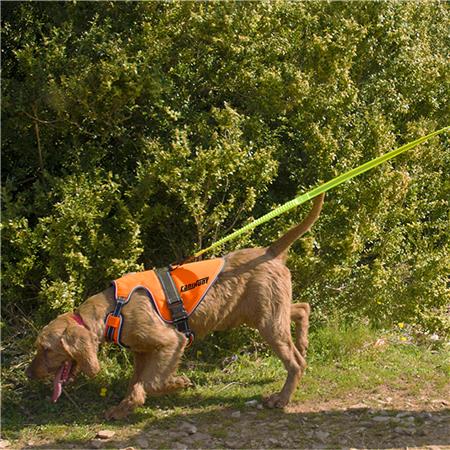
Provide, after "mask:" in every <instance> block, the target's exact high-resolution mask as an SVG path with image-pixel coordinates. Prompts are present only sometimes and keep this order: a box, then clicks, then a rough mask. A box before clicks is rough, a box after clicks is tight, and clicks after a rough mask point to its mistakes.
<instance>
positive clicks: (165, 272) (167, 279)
mask: <svg viewBox="0 0 450 450" xmlns="http://www.w3.org/2000/svg"><path fill="white" fill-rule="evenodd" d="M155 272H156V275H157V276H158V279H159V281H160V283H161V286H162V288H163V290H164V294H165V295H166V300H167V305H168V307H169V310H170V314H171V316H172V320H173V324H174V325H175V328H176V329H177V330H178V331H179V332H180V333H183V334H184V335H185V336H186V337H187V338H188V339H189V344H188V345H190V344H191V343H192V341H193V340H194V333H193V332H192V330H191V329H190V328H189V324H188V317H189V316H188V314H187V312H186V310H185V309H184V305H183V300H181V297H180V294H179V293H178V289H177V288H176V286H175V283H174V281H173V279H172V276H171V275H170V270H169V269H167V268H164V269H155Z"/></svg>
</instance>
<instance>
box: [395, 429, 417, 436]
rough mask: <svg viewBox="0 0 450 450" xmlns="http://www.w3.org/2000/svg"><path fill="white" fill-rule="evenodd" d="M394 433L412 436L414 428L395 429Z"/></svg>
mask: <svg viewBox="0 0 450 450" xmlns="http://www.w3.org/2000/svg"><path fill="white" fill-rule="evenodd" d="M394 431H395V432H396V433H397V434H407V435H412V434H415V433H416V430H415V428H402V427H395V428H394Z"/></svg>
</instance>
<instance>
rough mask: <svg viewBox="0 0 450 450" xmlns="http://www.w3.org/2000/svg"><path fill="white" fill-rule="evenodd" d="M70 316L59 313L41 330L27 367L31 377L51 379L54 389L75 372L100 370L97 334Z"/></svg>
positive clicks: (93, 373)
mask: <svg viewBox="0 0 450 450" xmlns="http://www.w3.org/2000/svg"><path fill="white" fill-rule="evenodd" d="M71 316H72V314H62V315H60V316H58V317H57V318H56V319H55V320H53V321H52V322H50V323H49V324H48V325H47V326H46V327H44V328H43V329H42V331H41V333H40V334H39V336H38V337H37V339H36V348H37V352H36V356H35V357H34V359H33V361H32V362H31V364H30V366H29V367H28V369H27V370H26V374H27V375H28V377H29V378H31V379H45V378H54V385H55V392H56V390H57V386H61V385H62V384H63V383H65V382H67V381H69V380H71V379H73V378H75V376H76V374H77V372H78V371H82V372H83V373H85V374H86V375H87V376H89V377H93V376H95V375H96V374H97V373H98V372H99V370H100V364H99V362H98V359H97V351H98V339H97V337H96V336H95V334H93V333H92V332H91V331H89V330H88V329H87V328H85V327H84V326H83V325H80V324H79V323H77V322H76V321H75V320H74V319H73V318H72V317H71ZM55 396H56V394H55V393H54V397H55ZM58 397H59V395H58Z"/></svg>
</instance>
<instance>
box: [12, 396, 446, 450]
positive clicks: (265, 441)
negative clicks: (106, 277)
mask: <svg viewBox="0 0 450 450" xmlns="http://www.w3.org/2000/svg"><path fill="white" fill-rule="evenodd" d="M408 391H409V392H404V391H402V390H401V389H397V390H394V389H391V388H387V387H381V388H377V389H374V390H373V391H372V392H370V393H369V394H368V393H367V391H366V392H352V393H350V394H347V395H346V396H345V398H339V399H333V400H326V399H323V400H322V401H320V402H318V401H306V402H302V403H299V402H294V403H292V404H291V405H289V406H288V407H287V408H285V409H284V410H269V409H266V408H263V407H262V405H261V404H260V403H259V402H257V401H252V402H248V404H246V406H245V407H243V408H242V409H241V410H237V409H236V410H231V409H220V408H217V409H215V410H213V411H211V410H208V412H205V410H204V409H202V408H201V405H199V407H194V408H193V409H192V411H189V413H187V414H183V415H176V417H174V416H172V417H171V415H170V412H168V414H167V419H164V418H162V419H158V420H156V421H152V422H151V423H150V424H149V425H146V426H145V428H144V429H142V428H140V429H138V428H136V427H135V426H133V425H131V426H130V425H127V424H124V426H123V427H119V428H116V427H114V430H115V432H114V433H112V434H113V436H112V437H111V438H110V439H99V438H94V439H90V440H86V441H84V442H81V441H78V442H67V441H66V442H64V443H61V444H58V445H56V446H55V443H54V442H53V443H52V442H51V441H50V440H48V439H43V440H39V442H38V441H36V442H28V443H25V442H23V443H21V444H22V445H20V443H14V447H15V448H45V449H51V448H58V449H62V448H119V449H132V448H133V449H140V448H168V449H191V448H195V449H197V448H207V449H210V448H211V449H212V448H233V449H234V448H239V449H241V448H251V449H261V448H284V449H296V448H299V449H316V448H317V449H321V448H333V449H334V448H347V449H351V448H358V449H360V448H378V449H380V448H381V449H387V448H420V449H422V448H423V449H425V448H427V449H434V450H436V449H450V397H445V398H442V392H441V393H440V394H437V393H436V394H435V393H434V392H433V391H431V392H430V389H426V388H425V387H424V388H422V389H420V388H418V389H417V393H415V394H412V393H411V392H410V389H409V390H408ZM436 395H439V396H436ZM17 444H19V447H16V445H17Z"/></svg>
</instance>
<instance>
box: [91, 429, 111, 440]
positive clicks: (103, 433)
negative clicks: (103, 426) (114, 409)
mask: <svg viewBox="0 0 450 450" xmlns="http://www.w3.org/2000/svg"><path fill="white" fill-rule="evenodd" d="M115 434H116V432H115V431H112V430H100V431H99V432H98V433H97V435H96V436H95V437H96V438H98V439H111V438H112V437H113V436H114V435H115Z"/></svg>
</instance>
